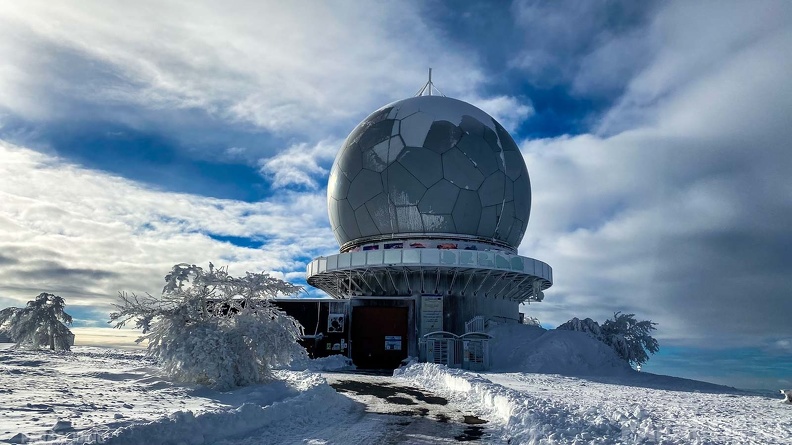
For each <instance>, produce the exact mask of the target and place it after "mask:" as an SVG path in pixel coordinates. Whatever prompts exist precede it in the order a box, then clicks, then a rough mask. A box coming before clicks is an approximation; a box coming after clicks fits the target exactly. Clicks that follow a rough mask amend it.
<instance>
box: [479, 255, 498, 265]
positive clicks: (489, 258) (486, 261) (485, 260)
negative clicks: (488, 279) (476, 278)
mask: <svg viewBox="0 0 792 445" xmlns="http://www.w3.org/2000/svg"><path fill="white" fill-rule="evenodd" d="M477 259H478V264H479V265H480V266H482V267H494V266H495V254H494V253H493V252H478V258H477Z"/></svg>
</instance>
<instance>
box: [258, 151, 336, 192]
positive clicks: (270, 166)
mask: <svg viewBox="0 0 792 445" xmlns="http://www.w3.org/2000/svg"><path fill="white" fill-rule="evenodd" d="M340 146H341V141H340V140H333V141H328V140H324V141H320V142H319V143H318V144H315V145H313V146H309V144H307V143H304V142H303V143H299V144H294V145H292V146H290V147H288V148H287V149H285V150H282V151H280V152H279V153H278V154H276V155H275V156H273V157H270V158H266V159H261V160H260V161H259V165H260V166H261V173H262V174H263V175H264V176H265V177H267V178H268V179H270V180H271V181H272V187H275V188H282V187H287V186H290V185H294V186H303V187H305V188H308V189H311V190H316V189H317V188H319V180H320V179H326V178H327V175H328V174H329V173H330V170H329V169H328V167H327V165H328V164H330V163H332V161H333V159H335V155H336V153H337V152H338V148H339V147H340Z"/></svg>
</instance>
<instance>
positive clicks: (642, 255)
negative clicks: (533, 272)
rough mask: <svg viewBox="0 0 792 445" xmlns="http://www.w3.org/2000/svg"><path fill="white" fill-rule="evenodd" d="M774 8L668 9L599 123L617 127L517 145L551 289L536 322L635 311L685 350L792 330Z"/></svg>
mask: <svg viewBox="0 0 792 445" xmlns="http://www.w3.org/2000/svg"><path fill="white" fill-rule="evenodd" d="M774 5H777V4H774ZM774 7H775V6H774ZM680 9H681V10H683V11H681V10H680ZM724 9H726V8H724ZM760 9H761V8H760ZM786 9H789V8H786ZM707 10H711V8H708V9H707ZM767 13H768V12H767V11H756V12H752V11H749V10H746V9H744V8H742V7H739V8H734V9H733V10H730V11H724V10H719V11H718V12H717V13H716V14H714V15H712V16H709V15H706V14H703V13H702V11H700V10H699V7H698V6H697V5H690V4H687V3H674V4H672V5H671V6H669V8H668V10H666V11H664V12H663V13H662V14H661V15H660V18H658V23H662V24H663V26H664V31H665V32H666V33H667V34H666V35H665V36H664V38H663V39H662V41H663V42H665V45H666V46H665V47H663V48H660V50H659V51H658V52H657V54H658V55H657V57H656V58H654V59H652V60H651V62H650V63H649V65H648V67H647V69H646V70H645V71H644V72H643V73H641V74H640V75H638V77H636V79H635V81H634V82H633V83H632V85H633V87H632V88H631V89H629V90H628V92H627V93H626V95H625V96H624V97H623V98H622V101H621V102H620V103H619V104H618V105H617V106H616V107H615V108H614V109H613V110H612V112H611V113H610V114H609V115H608V116H607V117H606V119H605V122H604V124H603V125H610V123H614V125H616V124H618V126H620V128H619V130H618V131H615V132H612V131H604V132H603V133H602V134H600V135H580V136H574V137H572V136H567V137H559V138H554V139H544V140H535V141H526V142H524V143H523V153H524V155H525V158H526V162H527V164H528V170H529V172H530V173H531V184H532V190H533V205H532V217H531V221H530V223H529V225H528V230H527V234H526V238H525V240H524V242H523V245H522V248H521V249H520V250H521V252H522V253H523V254H526V255H528V256H534V257H536V258H538V259H542V260H544V261H547V262H548V263H550V265H551V266H553V267H554V277H555V279H556V283H555V285H554V287H553V288H551V290H549V291H548V292H546V295H547V297H546V299H545V301H544V302H543V303H541V304H537V305H531V306H530V308H528V310H529V312H531V313H532V314H535V315H538V316H539V318H540V319H541V320H542V321H543V322H547V323H550V324H559V323H562V322H564V321H566V320H568V319H570V318H572V317H573V316H578V317H581V316H591V317H593V318H597V319H600V320H602V319H604V318H605V317H609V316H610V315H612V313H613V312H614V311H616V310H622V311H626V312H636V313H637V314H638V316H639V317H643V318H650V319H652V320H654V321H657V322H659V323H660V331H659V335H660V336H661V338H663V339H665V340H667V341H673V342H677V341H684V342H687V344H692V343H696V342H700V344H710V345H712V344H713V338H714V337H717V338H718V339H719V340H718V342H719V345H720V346H725V345H754V346H755V345H760V344H765V343H766V342H767V341H768V340H767V337H768V336H769V335H773V336H775V338H778V337H788V336H789V335H792V331H791V329H792V325H790V324H789V323H788V320H787V319H786V317H785V316H784V315H783V314H789V313H790V312H792V301H790V300H789V298H788V290H787V289H788V285H787V282H788V278H787V275H788V274H787V273H786V270H787V267H786V264H788V263H789V261H791V260H792V254H790V252H791V251H790V249H789V247H790V246H792V236H790V234H789V231H788V229H787V228H785V227H788V221H789V220H790V219H792V201H790V200H789V196H791V195H790V192H791V191H792V188H790V185H789V184H790V182H789V180H788V177H789V171H790V169H792V153H790V151H789V150H788V146H789V141H790V140H792V128H790V126H789V123H788V117H787V116H788V114H789V110H791V109H792V89H790V88H789V86H790V80H789V76H788V73H789V72H790V71H792V62H790V60H789V58H784V57H779V55H780V54H782V53H783V52H784V51H785V48H789V47H790V46H792V26H790V25H792V20H789V19H788V18H784V19H783V20H784V23H785V26H783V27H781V26H780V25H779V24H778V23H779V20H780V19H774V20H771V21H770V22H769V26H767V28H764V27H763V25H761V26H760V22H761V21H762V20H764V18H765V16H766V14H767ZM775 13H776V14H781V11H775ZM696 14H698V15H696ZM669 17H670V18H669ZM784 17H789V16H784ZM705 18H706V20H705ZM669 20H670V21H671V22H669ZM699 21H706V26H703V28H697V27H696V24H697V23H699ZM762 23H763V22H762ZM658 26H659V25H658ZM716 30H717V32H716ZM760 30H761V31H760ZM711 32H715V33H716V34H717V35H724V39H726V41H725V43H723V45H722V47H721V45H715V44H711V45H710V46H712V48H713V53H712V54H705V53H706V51H704V50H703V47H700V43H699V42H698V41H697V37H699V36H700V37H701V38H702V39H715V38H717V37H714V36H711V35H709V33H711ZM725 34H729V36H728V37H725ZM687 41H690V47H691V48H687V47H686V46H685V44H684V43H685V42H687ZM737 42H739V44H737ZM671 54H673V58H674V60H673V61H671V59H670V57H671ZM672 62H673V63H672ZM669 64H670V65H669ZM663 73H665V74H663ZM649 79H655V80H653V81H650V80H649ZM660 79H662V80H660ZM646 98H650V99H648V100H647V99H646ZM625 104H640V107H639V108H641V109H640V112H639V114H640V115H641V117H640V118H639V119H635V118H634V117H635V116H636V114H635V113H636V112H635V110H634V109H632V110H628V108H629V106H626V105H625ZM625 107H627V108H625ZM610 128H611V129H613V128H615V127H613V126H611V127H610Z"/></svg>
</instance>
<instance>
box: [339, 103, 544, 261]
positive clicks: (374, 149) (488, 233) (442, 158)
mask: <svg viewBox="0 0 792 445" xmlns="http://www.w3.org/2000/svg"><path fill="white" fill-rule="evenodd" d="M405 142H406V144H405ZM515 181H516V182H515ZM328 196H329V198H330V199H328V205H329V206H330V207H335V210H332V211H331V216H332V217H331V220H332V221H333V223H334V224H340V225H341V226H343V225H344V224H343V223H341V220H343V221H352V220H355V221H356V225H355V226H352V227H349V228H347V227H343V229H344V230H343V231H338V230H337V231H335V233H336V235H337V236H339V237H341V236H342V233H343V237H341V238H338V240H339V243H341V244H345V243H347V242H349V241H352V240H354V239H358V238H357V237H358V236H362V237H368V238H371V237H374V238H376V237H379V236H388V237H395V236H396V235H399V234H401V233H423V232H425V235H431V234H432V233H444V234H459V235H460V236H461V235H466V236H474V237H478V238H481V239H489V240H491V241H493V242H495V243H496V244H498V243H506V242H507V240H508V241H509V242H510V243H511V242H512V240H514V239H515V237H517V240H516V242H515V243H514V244H512V245H513V246H515V247H516V244H518V243H519V241H520V239H521V238H520V237H519V236H518V235H519V234H520V233H522V232H524V227H525V222H527V218H528V215H529V212H530V208H529V207H530V183H529V181H528V176H527V170H526V169H525V161H524V160H523V159H522V156H521V154H520V152H519V151H518V149H517V146H516V144H515V143H514V141H513V139H511V136H509V134H508V132H506V130H505V129H503V127H502V126H500V124H498V123H497V122H496V121H494V120H493V119H492V118H491V117H490V116H489V115H487V114H486V113H484V112H483V111H481V110H479V109H478V108H476V107H474V106H472V105H470V104H467V103H465V102H462V101H459V100H456V99H451V98H447V97H440V96H421V97H415V98H410V99H405V100H402V101H397V102H394V103H392V104H390V105H387V106H385V107H383V108H382V109H380V110H378V111H377V112H375V113H372V115H371V116H369V117H368V118H367V119H366V120H364V121H363V122H362V123H361V124H360V125H358V127H357V128H355V130H354V131H353V132H352V133H351V134H350V137H349V138H347V141H346V142H345V144H344V146H342V147H341V150H339V154H338V159H337V160H336V164H335V165H334V168H333V172H331V175H330V180H329V184H328ZM344 198H345V200H344V201H343V204H344V205H341V202H339V201H338V199H344ZM504 202H510V209H511V210H504V209H503V208H502V207H503V203H504ZM515 206H516V207H515ZM397 207H399V209H398V210H397ZM482 208H485V209H486V210H484V211H482ZM350 209H351V210H350ZM347 211H350V213H352V216H344V215H343V214H344V213H345V212H347ZM504 211H505V214H503V215H500V214H501V213H504ZM439 215H444V216H442V217H440V216H439ZM497 215H500V218H499V217H498V216H497ZM514 218H518V219H520V222H518V223H517V224H515V225H514V226H515V229H514V230H510V228H511V227H512V222H513V221H512V220H513V219H514ZM521 218H522V219H521ZM507 219H509V221H506V220H507ZM523 221H525V222H523ZM452 226H453V229H452V228H451V227H452ZM496 228H497V230H498V233H497V234H496V233H495V230H496ZM346 236H349V237H351V238H347V237H346Z"/></svg>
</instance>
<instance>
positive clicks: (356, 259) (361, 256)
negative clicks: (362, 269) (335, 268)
mask: <svg viewBox="0 0 792 445" xmlns="http://www.w3.org/2000/svg"><path fill="white" fill-rule="evenodd" d="M352 265H353V266H365V265H366V252H352Z"/></svg>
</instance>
